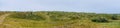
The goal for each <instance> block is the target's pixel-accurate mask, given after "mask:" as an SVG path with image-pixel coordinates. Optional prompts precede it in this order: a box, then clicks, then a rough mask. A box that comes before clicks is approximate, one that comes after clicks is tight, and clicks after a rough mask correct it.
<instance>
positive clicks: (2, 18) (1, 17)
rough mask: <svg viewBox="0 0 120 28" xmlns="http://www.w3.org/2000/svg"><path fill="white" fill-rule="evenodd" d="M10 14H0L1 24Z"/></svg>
mask: <svg viewBox="0 0 120 28" xmlns="http://www.w3.org/2000/svg"><path fill="white" fill-rule="evenodd" d="M8 15H10V14H4V15H1V16H0V24H2V23H3V22H4V19H5V18H6V17H7V16H8Z"/></svg>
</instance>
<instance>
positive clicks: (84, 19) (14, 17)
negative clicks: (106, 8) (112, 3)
mask: <svg viewBox="0 0 120 28" xmlns="http://www.w3.org/2000/svg"><path fill="white" fill-rule="evenodd" d="M0 13H1V14H2V12H0ZM5 14H10V15H8V16H7V17H6V18H5V19H4V22H3V25H2V26H0V27H3V28H120V27H119V26H120V20H119V19H120V16H119V15H120V14H96V13H82V12H80V13H79V12H59V11H41V12H7V13H5ZM3 15H4V14H3Z"/></svg>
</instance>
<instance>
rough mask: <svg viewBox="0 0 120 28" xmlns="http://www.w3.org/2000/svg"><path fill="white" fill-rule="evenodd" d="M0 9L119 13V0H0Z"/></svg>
mask: <svg viewBox="0 0 120 28" xmlns="http://www.w3.org/2000/svg"><path fill="white" fill-rule="evenodd" d="M0 11H74V12H96V13H120V0H0Z"/></svg>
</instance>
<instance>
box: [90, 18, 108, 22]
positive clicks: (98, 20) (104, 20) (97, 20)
mask: <svg viewBox="0 0 120 28" xmlns="http://www.w3.org/2000/svg"><path fill="white" fill-rule="evenodd" d="M91 21H92V22H108V20H107V19H106V18H96V19H92V20H91Z"/></svg>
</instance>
